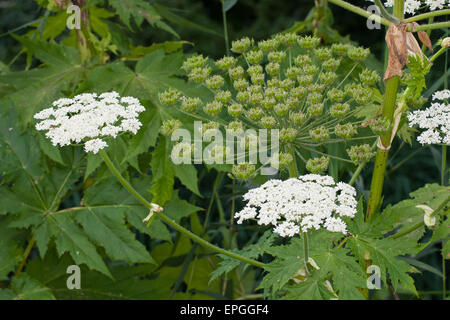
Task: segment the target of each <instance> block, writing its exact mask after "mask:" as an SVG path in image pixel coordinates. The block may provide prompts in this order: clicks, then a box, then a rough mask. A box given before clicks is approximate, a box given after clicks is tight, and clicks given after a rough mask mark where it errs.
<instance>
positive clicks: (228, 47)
mask: <svg viewBox="0 0 450 320" xmlns="http://www.w3.org/2000/svg"><path fill="white" fill-rule="evenodd" d="M222 18H223V35H224V38H225V48H226V50H227V55H230V41H229V38H228V23H227V13H226V12H225V1H224V0H222Z"/></svg>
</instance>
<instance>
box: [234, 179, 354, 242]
mask: <svg viewBox="0 0 450 320" xmlns="http://www.w3.org/2000/svg"><path fill="white" fill-rule="evenodd" d="M355 196H356V190H355V189H354V188H353V187H352V186H350V185H348V184H346V183H343V182H338V183H335V182H334V180H333V178H332V177H330V176H320V175H317V174H308V175H304V176H300V177H299V178H290V179H288V180H285V181H281V180H277V179H273V180H269V181H267V182H266V183H264V184H263V185H261V186H260V187H258V188H255V189H251V190H249V191H248V192H247V193H246V194H245V195H244V200H245V201H247V205H246V206H245V207H244V208H243V209H242V210H241V211H239V212H237V213H236V214H235V218H237V219H238V221H237V223H239V224H241V223H242V222H243V221H244V220H256V221H257V223H258V224H260V225H272V226H274V230H273V231H274V232H276V233H278V234H279V235H280V236H282V237H293V236H294V235H296V234H298V233H300V232H307V231H308V230H310V229H316V230H318V229H320V228H325V229H326V230H328V231H332V232H341V233H344V234H346V233H347V225H346V223H345V222H344V220H343V218H353V217H354V216H355V214H356V205H357V201H356V199H355Z"/></svg>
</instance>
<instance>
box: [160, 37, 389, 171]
mask: <svg viewBox="0 0 450 320" xmlns="http://www.w3.org/2000/svg"><path fill="white" fill-rule="evenodd" d="M231 51H232V52H233V53H234V54H233V56H225V57H223V58H221V59H218V60H217V61H210V60H208V59H207V58H205V57H203V56H201V55H197V56H192V57H189V58H188V59H186V61H185V62H184V63H183V67H182V68H183V70H185V71H186V74H187V78H188V79H189V80H190V81H193V82H195V83H197V84H196V86H198V84H201V85H203V86H204V88H205V90H206V91H209V92H211V93H212V95H211V96H212V97H213V99H211V98H209V100H206V99H205V98H203V97H204V96H207V95H202V98H200V97H184V96H183V95H181V94H180V93H179V92H177V91H176V90H173V89H169V90H167V91H166V92H163V93H161V94H160V96H159V98H160V101H161V103H162V104H164V105H168V106H173V105H176V104H177V103H178V102H179V104H180V107H181V109H182V111H184V112H186V113H202V112H203V113H205V114H207V115H208V116H209V117H217V118H220V120H221V121H219V122H220V123H222V124H224V127H225V128H228V129H230V130H232V131H235V132H238V131H239V132H241V131H245V130H246V129H248V128H253V129H262V128H266V129H279V137H280V143H281V147H282V150H284V149H283V148H284V146H293V147H294V148H302V144H305V145H308V146H309V147H311V146H312V147H316V146H320V145H325V146H326V145H328V144H329V143H332V142H334V141H341V142H342V140H346V141H348V140H352V138H353V137H354V136H355V135H357V134H358V124H357V123H356V122H357V119H356V118H355V116H354V115H355V114H356V111H357V110H356V109H362V108H364V107H365V106H366V105H367V104H369V103H370V102H371V101H372V98H373V95H374V92H375V89H374V88H376V85H377V83H378V81H380V76H379V75H378V74H377V73H376V72H374V71H371V70H368V69H364V68H360V67H358V68H348V67H346V68H340V67H341V65H343V63H344V62H345V64H346V65H347V66H352V65H354V64H359V63H361V62H362V61H363V60H365V59H366V58H367V57H368V55H369V54H370V52H369V50H368V49H365V48H360V47H354V46H352V45H349V44H333V45H332V46H322V45H321V40H320V39H319V38H316V37H314V36H304V37H301V36H299V35H296V34H291V33H288V34H283V35H276V36H274V37H273V38H271V39H268V40H264V41H260V42H255V41H254V40H252V39H250V38H248V37H246V38H243V39H240V40H236V41H233V42H232V47H231ZM212 68H215V69H214V70H213V69H212ZM341 69H342V70H341ZM350 69H351V70H352V71H350V74H347V72H349V71H348V70H350ZM361 70H362V71H361ZM215 123H216V122H215ZM358 123H359V122H358ZM383 126H384V123H381V122H379V121H378V122H376V123H374V124H373V128H372V130H374V131H375V130H382V129H383V128H384V127H383ZM371 127H372V126H371ZM165 131H167V130H165ZM169 131H170V130H169ZM322 151H324V149H322ZM363 151H364V149H352V152H351V154H350V153H349V158H350V159H351V160H352V161H354V162H355V163H356V162H360V161H364V159H363V158H362V156H361V155H360V153H362V152H363ZM290 156H291V155H290ZM291 157H292V156H291ZM318 159H321V160H320V161H319V160H318ZM324 159H328V158H323V159H322V158H317V159H314V161H312V160H311V161H309V162H308V163H309V169H308V170H309V171H310V172H317V173H318V172H323V171H324V170H325V169H326V168H325V169H323V168H324V167H325V163H326V161H325V160H324ZM358 159H359V160H358ZM360 159H362V160H360ZM287 160H289V157H288V156H286V157H284V162H285V163H287V162H289V161H287ZM356 160H358V161H356ZM243 168H244V167H242V168H240V169H239V170H238V169H236V170H238V171H236V172H235V173H236V174H234V173H233V175H234V176H235V177H237V176H239V177H244V176H246V175H247V173H245V174H244V173H243V172H242V170H244V169H245V168H244V169H243ZM247 169H248V168H246V169H245V170H247ZM319 169H323V170H319ZM245 170H244V171H245ZM245 172H246V171H245Z"/></svg>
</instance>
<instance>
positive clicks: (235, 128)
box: [226, 121, 244, 134]
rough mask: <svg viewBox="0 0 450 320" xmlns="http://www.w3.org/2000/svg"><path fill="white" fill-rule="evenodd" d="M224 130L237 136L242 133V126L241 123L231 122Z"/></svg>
mask: <svg viewBox="0 0 450 320" xmlns="http://www.w3.org/2000/svg"><path fill="white" fill-rule="evenodd" d="M226 129H227V130H229V131H231V132H232V133H234V134H239V133H242V132H244V125H243V124H242V122H241V121H231V122H230V123H228V126H227V127H226Z"/></svg>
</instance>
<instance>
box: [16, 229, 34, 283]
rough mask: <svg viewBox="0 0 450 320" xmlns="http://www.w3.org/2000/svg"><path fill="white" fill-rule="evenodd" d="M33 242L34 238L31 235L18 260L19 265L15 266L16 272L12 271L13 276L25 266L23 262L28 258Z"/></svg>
mask: <svg viewBox="0 0 450 320" xmlns="http://www.w3.org/2000/svg"><path fill="white" fill-rule="evenodd" d="M35 243H36V240H34V237H32V238H31V240H30V241H29V242H28V245H27V247H26V249H25V252H24V253H23V258H22V261H20V264H19V267H18V268H17V270H16V272H15V273H14V277H17V276H18V275H19V274H20V273H21V272H22V270H23V267H25V263H26V262H27V260H28V256H29V255H30V253H31V249H33V247H34V244H35Z"/></svg>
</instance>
